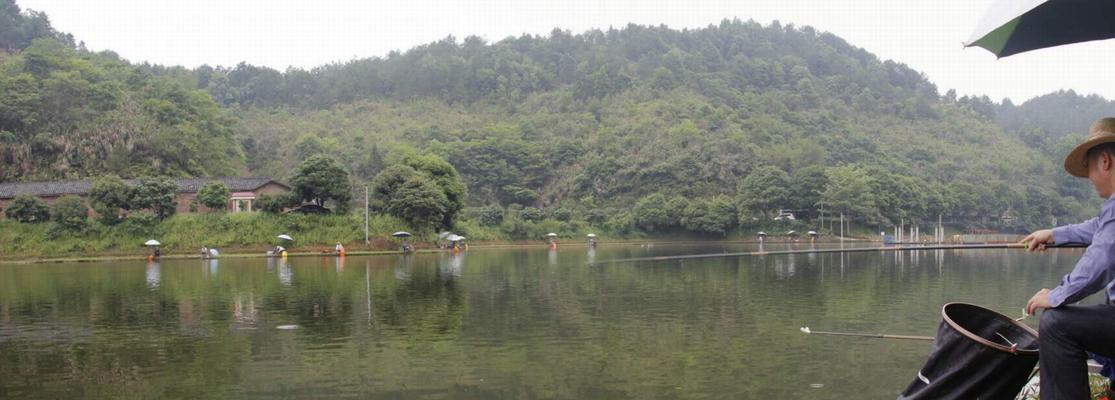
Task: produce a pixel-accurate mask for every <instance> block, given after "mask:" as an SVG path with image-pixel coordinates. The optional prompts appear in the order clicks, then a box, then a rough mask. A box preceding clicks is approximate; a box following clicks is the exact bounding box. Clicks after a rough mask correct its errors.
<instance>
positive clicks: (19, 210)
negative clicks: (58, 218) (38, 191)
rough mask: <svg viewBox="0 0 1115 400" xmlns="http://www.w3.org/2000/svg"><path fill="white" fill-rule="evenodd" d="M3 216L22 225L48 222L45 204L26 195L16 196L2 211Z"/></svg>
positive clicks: (48, 214)
mask: <svg viewBox="0 0 1115 400" xmlns="http://www.w3.org/2000/svg"><path fill="white" fill-rule="evenodd" d="M4 215H5V216H7V217H8V218H11V219H14V220H16V221H19V222H23V223H38V222H46V221H47V220H50V211H49V210H48V209H47V206H46V203H44V202H43V201H42V199H39V198H38V197H35V196H34V195H31V194H28V193H22V194H19V195H16V196H15V199H13V200H12V202H11V204H8V209H7V210H4Z"/></svg>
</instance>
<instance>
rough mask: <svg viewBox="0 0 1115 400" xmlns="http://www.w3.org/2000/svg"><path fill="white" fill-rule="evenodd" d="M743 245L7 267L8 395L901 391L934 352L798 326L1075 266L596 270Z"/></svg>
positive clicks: (1039, 258) (830, 260)
mask: <svg viewBox="0 0 1115 400" xmlns="http://www.w3.org/2000/svg"><path fill="white" fill-rule="evenodd" d="M768 245H770V246H774V248H775V249H778V250H781V249H783V248H784V247H786V245H784V244H780V243H775V242H772V243H768ZM790 246H791V247H790V248H805V247H804V246H805V245H804V244H800V245H790ZM793 246H796V247H793ZM822 247H823V244H822ZM750 250H755V247H742V246H736V247H728V246H723V245H710V246H691V247H678V246H663V245H660V246H657V247H655V248H654V249H653V250H650V249H647V248H643V247H641V246H606V247H602V248H598V249H586V251H585V252H583V253H582V252H580V251H576V250H569V251H566V252H565V253H564V254H562V255H561V264H560V265H561V268H546V267H544V266H545V264H544V263H547V262H549V263H551V265H555V264H557V259H556V254H555V253H552V252H549V251H545V252H543V251H542V250H541V249H527V250H511V251H500V250H484V251H472V252H467V253H465V252H462V253H461V254H457V255H451V254H447V253H446V254H417V255H403V256H397V257H396V256H380V257H354V256H350V257H348V258H349V259H348V260H345V259H336V258H333V259H328V258H322V259H313V258H298V259H297V260H300V261H298V262H293V263H291V262H289V261H285V260H282V259H281V258H272V259H266V260H263V259H223V260H221V262H220V265H219V268H218V267H217V263H216V262H215V261H216V260H212V261H214V262H205V263H203V264H202V268H198V265H197V264H196V262H197V260H164V261H162V263H161V266H160V263H150V264H146V268H143V267H142V265H143V264H140V263H121V264H111V263H89V264H81V265H73V264H43V265H35V266H34V267H33V268H31V267H28V266H9V265H0V376H2V377H3V379H0V397H3V398H120V397H149V398H174V397H191V398H194V397H196V398H275V397H283V398H317V397H323V396H325V397H346V398H387V397H389V398H400V399H409V398H430V397H444V398H455V399H456V398H465V399H469V398H475V399H487V398H508V397H514V398H521V397H526V398H533V397H538V398H556V399H579V398H610V399H611V398H615V399H625V398H658V397H686V398H733V397H738V398H756V399H758V398H799V397H821V398H892V397H893V396H894V395H895V392H896V391H897V390H900V389H901V388H902V387H904V386H905V384H907V383H909V381H910V379H912V377H913V376H914V374H915V373H916V371H917V368H919V367H920V366H921V365H922V363H923V362H924V360H925V355H926V353H927V351H928V350H927V348H926V347H925V345H924V344H919V343H905V342H902V343H897V342H889V341H868V340H848V339H843V338H819V337H810V336H804V335H800V334H797V332H798V328H799V327H801V326H811V327H813V328H814V329H817V330H821V329H822V328H823V329H824V330H833V331H841V330H851V331H869V332H894V333H899V334H913V335H932V334H933V333H934V331H935V329H936V327H937V324H938V323H939V318H940V314H939V313H940V306H941V305H942V304H944V303H945V302H949V301H965V302H973V303H977V304H982V305H984V306H987V307H989V308H991V309H995V310H998V311H1001V312H1006V313H1008V314H1010V315H1014V314H1017V312H1018V311H1017V309H1018V308H1019V307H1020V306H1021V303H1024V302H1025V300H1026V299H1028V298H1029V296H1030V295H1031V294H1032V293H1033V292H1034V291H1036V290H1037V289H1038V288H1040V287H1042V286H1048V285H1049V284H1050V283H1051V282H1057V281H1058V280H1059V279H1060V276H1061V275H1062V274H1064V273H1065V272H1067V270H1068V269H1070V268H1071V267H1072V265H1071V264H1072V262H1074V261H1075V260H1076V259H1077V258H1079V255H1080V252H1079V251H1077V252H1072V251H1068V250H1053V251H1050V252H1047V253H1044V254H1041V255H1030V254H1027V253H1024V252H1007V251H945V250H935V251H932V252H930V251H917V252H910V253H911V254H909V255H905V256H900V257H895V256H894V255H885V254H884V255H874V254H871V253H855V254H815V253H814V254H800V255H791V256H778V255H765V256H758V257H727V258H717V259H704V260H686V261H685V262H684V263H681V262H642V263H633V264H615V263H608V262H607V261H608V260H613V259H618V258H626V257H631V256H635V255H642V254H654V255H670V254H699V253H708V252H729V251H750ZM1058 252H1061V253H1063V254H1059V255H1058V254H1057V253H1058ZM914 253H917V254H914ZM466 257H467V260H466ZM589 260H594V261H596V262H597V263H598V264H595V265H589V263H588V261H589ZM346 263H349V264H352V265H346ZM361 266H362V267H363V268H361ZM838 266H839V271H838V270H837V267H838ZM218 270H219V272H220V273H219V275H218V273H217V272H218ZM295 275H297V277H298V281H297V283H298V284H297V285H294V284H293V283H294V282H293V281H294V276H295ZM276 276H277V277H278V279H276ZM144 280H145V281H144ZM155 288H157V289H158V290H153V289H155ZM279 326H293V327H297V329H292V330H281V329H276V328H277V327H279ZM834 365H839V366H847V367H846V368H833V366H834ZM786 371H792V372H791V373H787V372H786ZM803 377H807V378H808V379H804V378H803ZM813 383H817V384H823V388H824V393H823V394H821V393H820V392H819V391H818V390H817V389H814V388H811V387H809V384H813ZM678 387H681V388H682V389H677V388H678ZM679 390H680V391H679ZM664 394H676V396H674V395H664Z"/></svg>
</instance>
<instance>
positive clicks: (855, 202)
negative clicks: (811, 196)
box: [823, 165, 879, 222]
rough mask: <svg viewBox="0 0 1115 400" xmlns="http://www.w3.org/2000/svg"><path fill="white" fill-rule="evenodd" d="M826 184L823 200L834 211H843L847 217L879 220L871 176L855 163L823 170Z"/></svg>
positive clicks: (872, 220) (870, 220)
mask: <svg viewBox="0 0 1115 400" xmlns="http://www.w3.org/2000/svg"><path fill="white" fill-rule="evenodd" d="M825 177H826V178H828V185H827V186H825V192H824V193H825V194H824V196H823V197H824V200H825V202H826V203H828V204H829V205H830V206H831V207H832V210H833V212H834V213H840V212H842V213H845V214H847V217H849V218H852V217H857V218H864V219H866V220H867V221H869V222H879V221H877V217H878V215H879V210H878V209H877V208H876V207H875V198H876V196H877V194H876V193H872V191H871V180H872V179H871V177H870V176H869V175H867V172H866V171H865V170H864V169H863V168H860V167H858V166H855V165H842V166H839V167H831V168H828V169H827V170H825Z"/></svg>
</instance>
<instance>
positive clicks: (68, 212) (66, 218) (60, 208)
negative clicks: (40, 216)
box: [50, 195, 89, 229]
mask: <svg viewBox="0 0 1115 400" xmlns="http://www.w3.org/2000/svg"><path fill="white" fill-rule="evenodd" d="M50 216H51V218H52V219H53V220H54V222H56V223H58V224H59V225H61V226H63V227H66V228H69V229H81V228H82V227H84V226H85V220H86V219H87V218H88V217H89V209H87V208H85V201H84V200H82V199H81V198H80V197H77V196H73V195H69V196H62V197H61V198H59V199H58V201H56V202H54V205H53V206H52V207H51V209H50Z"/></svg>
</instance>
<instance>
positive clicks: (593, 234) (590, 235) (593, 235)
mask: <svg viewBox="0 0 1115 400" xmlns="http://www.w3.org/2000/svg"><path fill="white" fill-rule="evenodd" d="M587 236H588V237H596V234H595V233H590V234H588V235H587Z"/></svg>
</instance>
